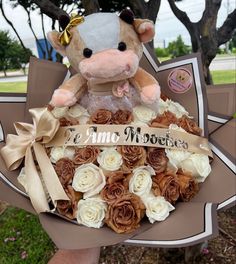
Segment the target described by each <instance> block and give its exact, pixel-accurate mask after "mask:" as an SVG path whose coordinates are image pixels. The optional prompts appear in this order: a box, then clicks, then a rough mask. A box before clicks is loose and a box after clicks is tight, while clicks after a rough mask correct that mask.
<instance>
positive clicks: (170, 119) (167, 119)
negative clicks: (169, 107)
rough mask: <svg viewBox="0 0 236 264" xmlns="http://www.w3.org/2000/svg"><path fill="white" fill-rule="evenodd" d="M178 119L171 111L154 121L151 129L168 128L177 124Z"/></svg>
mask: <svg viewBox="0 0 236 264" xmlns="http://www.w3.org/2000/svg"><path fill="white" fill-rule="evenodd" d="M177 122H178V119H177V117H176V116H175V114H173V113H171V112H170V111H166V112H164V113H163V114H162V115H159V116H157V117H156V118H155V119H153V120H152V123H151V127H160V128H167V127H169V125H170V124H177Z"/></svg>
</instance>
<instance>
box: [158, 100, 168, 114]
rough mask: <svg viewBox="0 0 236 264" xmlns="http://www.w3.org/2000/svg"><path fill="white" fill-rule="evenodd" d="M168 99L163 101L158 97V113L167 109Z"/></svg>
mask: <svg viewBox="0 0 236 264" xmlns="http://www.w3.org/2000/svg"><path fill="white" fill-rule="evenodd" d="M168 106H169V104H168V100H166V101H164V100H162V99H161V98H160V99H159V109H158V113H159V115H162V114H163V113H164V112H165V111H168Z"/></svg>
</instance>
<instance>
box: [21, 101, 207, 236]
mask: <svg viewBox="0 0 236 264" xmlns="http://www.w3.org/2000/svg"><path fill="white" fill-rule="evenodd" d="M49 111H51V113H52V114H53V116H54V118H56V119H58V120H59V122H60V127H61V128H63V127H74V126H78V127H79V126H80V125H85V124H90V125H94V124H96V125H105V126H109V127H110V126H112V125H126V126H128V125H129V126H133V125H134V126H140V127H150V128H161V129H163V128H165V129H169V130H175V131H180V132H184V133H186V134H187V133H190V134H193V135H196V136H201V129H200V128H199V127H198V126H197V124H196V122H195V121H194V120H193V119H192V118H191V117H190V116H189V113H188V112H187V111H186V110H185V109H184V107H182V106H181V105H180V104H179V103H176V102H173V101H172V100H170V99H168V98H165V97H162V99H160V101H159V110H158V112H155V111H153V110H152V109H151V108H149V107H147V106H144V105H137V106H135V107H134V108H133V111H129V110H117V111H115V112H112V111H109V110H107V109H98V110H96V111H94V112H93V113H92V114H89V113H88V111H87V110H86V109H85V108H84V107H83V106H82V105H80V104H78V103H77V104H75V105H73V106H71V107H62V108H57V107H55V108H50V107H49ZM46 153H47V155H48V158H49V159H50V162H51V163H52V165H53V167H54V169H55V172H56V174H57V176H58V179H59V181H60V183H61V185H62V187H63V189H64V191H65V193H66V195H67V196H68V198H69V199H68V200H58V201H57V203H56V209H57V211H58V213H59V214H60V215H62V216H64V217H66V218H68V219H70V220H75V219H76V220H77V222H78V224H81V225H84V226H87V227H94V228H100V227H102V226H103V225H104V224H106V225H107V226H109V227H110V228H112V229H113V230H114V231H115V232H117V233H129V232H132V231H134V230H135V229H136V228H138V227H139V225H140V222H141V220H142V219H143V218H144V217H145V216H146V217H147V218H148V220H149V221H150V223H154V222H156V221H163V220H165V219H166V218H167V217H168V216H169V213H170V211H172V210H174V209H175V208H174V205H175V204H176V203H177V202H178V201H182V202H188V201H189V200H190V199H191V198H193V197H194V195H195V194H196V193H197V192H198V190H199V183H201V182H204V180H205V179H206V177H207V176H208V175H209V173H210V171H211V167H210V164H209V158H208V156H207V155H205V154H197V153H192V152H189V151H187V150H182V149H181V150H179V149H171V148H160V147H150V146H145V144H142V145H115V144H114V145H110V146H104V145H102V144H101V145H100V146H98V145H86V146H84V145H79V144H77V145H76V146H69V145H64V146H50V147H48V146H47V145H46ZM18 180H19V182H20V183H21V184H22V185H23V186H24V187H25V189H26V191H27V188H28V187H27V181H26V180H25V172H24V168H23V170H22V171H21V173H20V175H19V177H18ZM41 180H42V181H43V179H41ZM44 190H45V192H46V193H47V186H46V184H45V183H44ZM47 198H48V201H50V196H49V195H48V197H47Z"/></svg>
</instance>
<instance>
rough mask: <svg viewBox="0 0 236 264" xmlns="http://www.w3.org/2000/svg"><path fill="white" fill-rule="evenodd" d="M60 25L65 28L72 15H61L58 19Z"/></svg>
mask: <svg viewBox="0 0 236 264" xmlns="http://www.w3.org/2000/svg"><path fill="white" fill-rule="evenodd" d="M58 21H59V25H60V27H61V28H62V29H63V30H64V29H65V28H66V26H67V25H68V24H69V22H70V17H69V16H66V15H61V16H60V17H59V19H58Z"/></svg>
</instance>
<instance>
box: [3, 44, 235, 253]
mask: <svg viewBox="0 0 236 264" xmlns="http://www.w3.org/2000/svg"><path fill="white" fill-rule="evenodd" d="M200 65H201V62H200V58H199V55H198V54H192V55H189V56H184V57H181V58H178V59H175V60H171V61H168V62H166V63H162V64H159V63H158V61H157V60H156V59H155V56H154V55H153V54H152V53H150V51H149V50H148V49H147V48H145V50H144V56H143V58H142V61H141V66H142V67H143V68H145V69H146V70H148V71H149V72H150V73H151V74H152V75H153V76H154V77H156V78H157V79H158V81H159V83H160V85H161V87H162V92H163V93H164V94H165V95H166V96H168V97H169V98H171V99H172V100H174V101H177V102H179V103H180V104H182V105H183V106H184V107H185V108H186V109H187V110H188V111H189V113H190V115H191V116H193V117H194V118H195V120H196V121H197V123H198V125H199V126H200V127H201V128H202V130H203V134H204V136H205V137H208V120H207V116H208V112H207V93H206V89H205V86H204V82H203V77H202V70H201V67H200ZM176 74H180V75H181V74H184V76H185V77H186V78H187V85H184V86H183V91H180V92H179V91H177V92H176V91H175V86H174V85H173V83H172V79H171V78H172V76H173V75H176ZM185 74H187V75H185ZM66 75H67V69H66V67H65V66H64V65H62V64H59V63H53V62H49V61H44V60H38V59H35V58H32V59H31V61H30V70H29V77H28V93H27V95H26V94H3V93H2V94H0V121H1V126H0V142H1V143H0V148H1V147H3V146H4V142H5V139H6V135H7V134H8V133H15V132H14V127H13V122H16V121H23V122H24V121H26V122H29V121H30V119H29V115H28V110H29V109H30V108H34V107H42V106H45V105H46V104H47V103H48V102H49V100H50V97H51V95H52V93H53V91H54V90H55V89H56V88H58V86H59V85H60V84H61V83H62V82H63V80H64V79H65V77H66ZM177 88H178V87H177ZM208 95H209V93H208ZM222 104H223V102H222ZM232 126H233V127H234V129H235V121H229V122H228V123H226V124H224V126H222V127H221V128H220V129H218V130H216V131H215V132H214V133H213V134H212V135H211V137H210V141H211V144H212V148H213V153H214V161H213V162H212V172H211V174H210V175H209V177H208V178H207V180H206V181H205V182H204V183H203V184H202V186H201V189H200V192H199V193H198V194H197V195H196V196H195V197H194V199H193V200H192V201H190V202H188V203H178V204H177V205H176V210H175V211H174V212H172V213H171V215H170V216H169V218H168V219H166V220H165V221H164V222H159V223H155V224H153V225H151V224H150V223H148V222H145V221H144V222H142V224H141V227H140V228H139V229H137V230H136V231H135V232H134V233H131V234H125V235H119V234H116V233H114V232H113V231H112V230H110V229H109V228H107V227H103V228H101V229H93V228H87V227H83V226H79V225H76V224H74V223H71V222H70V221H68V220H65V219H64V218H63V217H61V216H58V215H56V214H53V213H42V214H40V215H39V219H40V221H41V223H42V226H43V228H44V229H45V230H46V232H47V233H48V234H49V236H50V237H51V239H52V240H53V241H54V243H55V244H56V246H57V247H59V248H63V249H79V248H89V247H97V246H106V245H113V244H117V243H125V244H134V245H145V246H157V247H182V246H187V245H192V244H196V243H199V242H200V241H203V240H205V239H209V238H211V237H213V236H215V235H217V232H218V228H217V218H216V213H217V206H218V209H222V208H224V207H227V206H230V205H232V203H233V202H234V201H235V192H236V190H235V171H234V170H235V167H232V166H231V165H232V164H233V162H235V156H236V155H235V152H234V151H233V150H232V144H233V140H234V141H235V136H233V134H232ZM234 146H235V142H234ZM233 159H234V160H233ZM18 174H19V170H16V171H14V172H9V171H7V169H6V167H5V163H4V162H3V160H2V158H1V157H0V200H4V201H7V202H8V203H10V204H12V205H14V206H17V207H19V208H22V209H24V210H27V211H29V212H32V213H35V211H34V209H33V207H32V206H31V203H30V201H29V199H28V196H27V194H26V193H25V191H24V189H23V188H22V187H21V185H20V184H19V183H18V182H17V179H16V178H17V176H18Z"/></svg>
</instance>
